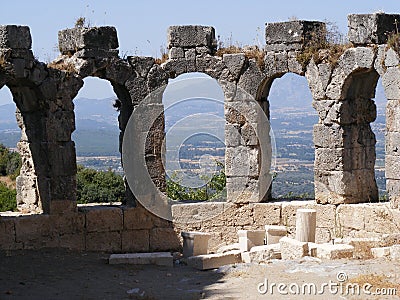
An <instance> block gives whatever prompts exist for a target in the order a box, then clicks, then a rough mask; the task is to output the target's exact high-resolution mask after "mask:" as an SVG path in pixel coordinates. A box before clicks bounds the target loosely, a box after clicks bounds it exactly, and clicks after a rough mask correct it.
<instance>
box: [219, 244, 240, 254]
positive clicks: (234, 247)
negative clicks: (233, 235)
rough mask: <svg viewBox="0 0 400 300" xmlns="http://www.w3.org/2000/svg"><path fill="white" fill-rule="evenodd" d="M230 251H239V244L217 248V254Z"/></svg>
mask: <svg viewBox="0 0 400 300" xmlns="http://www.w3.org/2000/svg"><path fill="white" fill-rule="evenodd" d="M232 250H240V246H239V243H234V244H229V245H225V246H221V247H219V248H218V250H217V253H225V252H228V251H232Z"/></svg>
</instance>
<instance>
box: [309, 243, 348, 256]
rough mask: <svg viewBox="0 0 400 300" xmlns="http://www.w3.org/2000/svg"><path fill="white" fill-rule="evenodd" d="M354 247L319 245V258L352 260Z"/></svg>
mask: <svg viewBox="0 0 400 300" xmlns="http://www.w3.org/2000/svg"><path fill="white" fill-rule="evenodd" d="M353 252H354V247H353V246H350V245H346V244H317V257H318V258H320V259H342V258H352V257H353Z"/></svg>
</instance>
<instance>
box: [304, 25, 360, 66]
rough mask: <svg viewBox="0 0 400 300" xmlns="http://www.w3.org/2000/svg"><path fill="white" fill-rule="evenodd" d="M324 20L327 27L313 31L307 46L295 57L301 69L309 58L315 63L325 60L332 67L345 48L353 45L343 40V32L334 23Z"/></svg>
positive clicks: (307, 62) (308, 61)
mask: <svg viewBox="0 0 400 300" xmlns="http://www.w3.org/2000/svg"><path fill="white" fill-rule="evenodd" d="M325 22H326V25H327V27H326V28H325V29H324V30H320V31H318V32H313V33H312V34H311V39H310V42H309V43H308V46H307V47H306V48H305V49H304V50H303V51H302V52H301V53H299V54H298V55H297V57H296V58H297V61H298V62H299V63H300V64H301V66H302V67H303V69H305V68H306V67H307V65H308V64H309V63H310V61H311V59H314V62H315V63H316V64H319V63H321V62H323V61H326V62H328V63H329V64H330V65H331V66H332V67H334V66H336V64H337V62H338V60H339V57H340V56H341V55H342V54H343V53H344V52H345V51H346V50H347V49H349V48H352V47H353V44H351V43H349V42H345V39H344V36H343V34H341V33H340V32H339V29H338V27H337V26H336V25H335V24H333V23H331V22H328V21H325Z"/></svg>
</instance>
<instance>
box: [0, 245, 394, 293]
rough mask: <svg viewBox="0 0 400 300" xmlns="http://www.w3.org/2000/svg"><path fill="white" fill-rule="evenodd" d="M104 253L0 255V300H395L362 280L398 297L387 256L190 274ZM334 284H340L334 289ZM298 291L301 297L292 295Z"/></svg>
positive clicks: (279, 263) (180, 267) (187, 270)
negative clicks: (118, 260)
mask: <svg viewBox="0 0 400 300" xmlns="http://www.w3.org/2000/svg"><path fill="white" fill-rule="evenodd" d="M108 257H109V254H106V253H103V254H101V253H82V252H70V251H66V250H50V249H45V250H41V251H7V252H0V300H11V299H96V300H97V299H246V300H248V299H399V298H400V297H398V296H388V295H381V296H370V295H367V294H366V293H365V292H364V291H363V290H362V289H363V286H364V285H365V284H366V283H369V284H370V285H371V286H370V287H369V286H368V285H367V286H365V291H366V292H367V293H368V292H370V293H374V292H376V291H378V292H381V293H383V294H388V293H392V292H393V291H394V289H397V294H398V295H400V262H396V263H394V262H391V261H386V260H364V261H357V260H352V261H345V260H338V261H322V262H321V261H319V260H317V259H312V258H303V259H302V260H298V261H278V260H275V261H272V262H271V263H269V264H266V265H249V264H238V265H232V266H224V267H221V268H220V269H218V270H211V271H197V270H194V269H192V268H191V267H189V266H186V265H184V264H182V263H180V264H175V265H174V267H160V266H132V265H109V264H108ZM338 274H339V275H338ZM346 279H347V280H346ZM340 280H342V281H340ZM330 281H331V286H328V284H329V283H330ZM338 283H341V285H340V284H339V285H338V286H337V287H336V288H335V287H334V285H335V284H338ZM348 283H352V284H358V285H359V286H361V290H360V296H356V297H355V296H352V291H353V290H354V291H357V290H356V289H351V288H350V289H349V291H350V295H345V291H346V284H348ZM324 284H326V286H324ZM311 285H315V287H316V293H317V295H314V292H313V290H311V295H310V294H309V292H308V287H309V286H311ZM267 286H268V290H266V287H267ZM278 287H279V288H280V291H278ZM349 287H351V286H349ZM368 287H369V288H368ZM322 288H324V293H323V294H322V293H320V291H321V290H322ZM329 288H330V289H331V290H329ZM341 288H342V290H343V292H341V290H340V289H341ZM377 288H380V289H381V290H377ZM297 289H299V290H300V294H294V293H297ZM303 289H305V290H304V291H305V293H302V290H303ZM335 291H337V293H336V294H334V292H335ZM271 293H272V294H271Z"/></svg>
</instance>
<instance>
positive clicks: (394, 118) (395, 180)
mask: <svg viewBox="0 0 400 300" xmlns="http://www.w3.org/2000/svg"><path fill="white" fill-rule="evenodd" d="M397 61H399V56H398V55H397ZM382 83H383V86H384V89H385V94H386V98H387V99H388V102H387V105H386V145H385V149H386V156H385V171H386V172H385V174H386V190H387V192H388V194H389V199H390V202H391V205H392V207H393V208H398V207H399V206H400V70H399V68H398V66H397V65H396V66H392V67H389V68H388V69H387V72H386V73H385V75H384V76H383V80H382Z"/></svg>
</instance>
